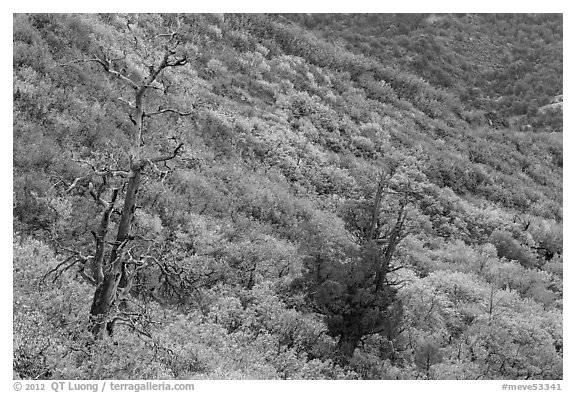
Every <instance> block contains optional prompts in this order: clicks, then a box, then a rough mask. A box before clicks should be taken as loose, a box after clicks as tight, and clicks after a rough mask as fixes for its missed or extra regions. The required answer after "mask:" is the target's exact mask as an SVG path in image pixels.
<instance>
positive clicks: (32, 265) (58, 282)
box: [13, 14, 563, 379]
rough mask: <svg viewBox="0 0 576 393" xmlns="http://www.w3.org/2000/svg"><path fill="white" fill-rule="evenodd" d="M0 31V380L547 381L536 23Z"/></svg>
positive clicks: (341, 18) (188, 20) (546, 20)
mask: <svg viewBox="0 0 576 393" xmlns="http://www.w3.org/2000/svg"><path fill="white" fill-rule="evenodd" d="M13 18H14V21H13V22H14V23H13V26H14V28H13V104H14V105H13V157H14V175H13V195H14V204H13V228H14V235H13V248H14V260H13V269H14V282H13V292H14V313H13V325H14V341H13V346H14V350H13V369H14V377H15V378H23V379H561V378H562V377H563V374H562V356H563V337H562V304H563V267H562V266H563V265H562V250H563V244H562V222H563V212H562V174H563V158H562V157H563V147H562V94H563V92H562V16H561V15H554V14H546V15H531V14H530V15H528V14H515V15H506V14H498V15H491V14H486V15H470V14H467V15H444V14H441V15H440V14H439V15H421V14H410V15H398V14H374V15H365V14H358V15H354V14H339V15H334V14H305V15H301V14H291V15H276V14H259V15H248V14H183V15H177V14H166V15H165V14H89V15H83V14H32V15H25V14H15V15H14V16H13Z"/></svg>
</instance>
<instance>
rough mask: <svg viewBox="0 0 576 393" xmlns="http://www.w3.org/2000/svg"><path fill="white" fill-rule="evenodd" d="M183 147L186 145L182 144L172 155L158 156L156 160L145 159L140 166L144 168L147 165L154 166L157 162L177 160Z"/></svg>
mask: <svg viewBox="0 0 576 393" xmlns="http://www.w3.org/2000/svg"><path fill="white" fill-rule="evenodd" d="M182 146H184V143H183V142H181V143H180V144H179V145H178V146H177V147H176V148H175V149H174V151H173V152H172V153H170V154H166V155H163V156H158V157H154V158H149V159H145V160H142V161H140V165H141V166H142V167H144V166H145V165H146V164H153V163H155V162H161V161H168V160H171V159H173V158H175V157H176V156H177V155H178V152H179V151H180V149H181V148H182Z"/></svg>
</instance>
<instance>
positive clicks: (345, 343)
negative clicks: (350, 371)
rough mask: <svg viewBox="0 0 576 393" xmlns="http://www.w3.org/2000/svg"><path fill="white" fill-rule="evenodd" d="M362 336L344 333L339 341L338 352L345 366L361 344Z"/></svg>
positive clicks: (339, 358)
mask: <svg viewBox="0 0 576 393" xmlns="http://www.w3.org/2000/svg"><path fill="white" fill-rule="evenodd" d="M360 337H361V335H360V334H358V333H342V334H341V335H340V338H339V340H338V346H337V352H338V360H339V361H340V362H341V363H343V364H345V363H348V361H349V360H350V359H351V358H352V356H353V355H354V351H355V350H356V347H358V343H359V342H360Z"/></svg>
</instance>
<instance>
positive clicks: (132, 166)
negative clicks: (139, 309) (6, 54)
mask: <svg viewBox="0 0 576 393" xmlns="http://www.w3.org/2000/svg"><path fill="white" fill-rule="evenodd" d="M179 31H180V23H179V22H178V23H177V29H176V30H175V31H173V32H170V33H167V34H159V35H157V36H156V38H159V39H161V40H163V41H164V44H163V47H162V51H163V56H162V59H161V60H160V61H159V62H158V61H157V62H156V64H154V63H152V64H146V65H147V70H148V73H147V75H146V76H133V75H132V74H128V73H127V72H126V70H125V69H124V68H123V67H120V66H119V65H118V64H117V63H119V62H120V61H123V60H124V57H125V55H124V57H120V58H111V57H110V56H108V55H105V54H102V53H100V54H95V55H94V56H93V57H92V58H89V59H82V60H74V61H72V62H70V63H81V62H82V63H85V62H90V63H95V64H97V65H98V66H99V68H101V70H103V71H104V73H105V74H106V75H108V76H109V77H110V78H112V79H114V80H116V81H118V84H119V86H121V87H124V88H126V87H127V88H128V90H129V91H131V93H132V97H130V98H131V99H125V98H119V100H120V101H121V102H122V103H123V105H125V106H126V107H127V115H128V117H129V119H130V126H129V132H128V133H129V137H130V138H129V143H130V145H129V148H128V162H129V167H128V168H127V169H126V170H111V169H109V168H107V169H103V170H97V169H96V168H95V167H93V168H92V169H93V170H92V172H91V173H90V174H88V175H86V176H83V177H80V178H77V179H76V180H74V182H73V183H72V185H71V186H70V187H69V189H68V190H69V191H71V190H73V189H74V188H75V187H77V186H79V185H81V184H86V183H87V184H88V189H89V191H90V195H91V196H92V198H93V199H94V200H95V201H96V203H98V204H99V205H100V206H101V207H102V208H103V211H102V213H101V219H100V223H99V226H98V228H97V230H95V231H93V232H92V235H93V237H94V239H95V252H94V255H93V256H91V257H89V258H88V257H85V262H86V263H85V268H84V273H85V276H87V277H89V278H90V279H91V280H93V282H94V283H95V284H96V285H97V287H96V291H95V293H94V298H93V301H92V307H91V309H90V328H89V329H90V331H91V332H92V334H93V335H94V337H96V338H101V337H102V336H103V335H104V334H105V332H108V334H111V333H113V330H114V322H115V321H126V320H127V318H125V316H123V315H122V301H123V299H124V298H125V297H126V296H127V295H128V292H129V291H130V288H131V283H132V279H133V278H134V275H135V273H136V271H137V270H138V268H140V267H142V265H143V263H142V262H141V261H142V259H140V261H137V260H135V259H133V258H132V257H131V256H130V257H128V256H127V255H128V254H129V247H128V245H129V243H130V242H131V241H132V240H133V235H132V234H131V230H132V224H133V221H134V216H135V212H136V209H137V200H138V192H139V190H140V183H141V178H142V173H143V170H144V169H145V168H146V167H147V166H155V164H156V163H160V162H164V163H165V162H166V161H168V160H171V159H173V158H175V157H176V156H177V155H178V154H179V152H180V151H181V149H182V147H183V143H179V144H177V146H175V147H174V148H173V150H172V151H171V152H170V153H167V154H163V155H162V154H161V155H159V156H157V157H143V154H142V145H143V140H142V135H143V133H144V132H145V131H146V120H147V119H148V118H150V117H153V116H161V115H164V114H167V113H171V114H173V115H174V114H175V115H178V116H189V115H191V112H182V111H180V110H178V109H176V108H161V107H160V108H158V109H157V110H153V111H149V110H148V106H147V102H146V96H147V93H148V92H149V91H150V90H151V89H158V88H159V87H158V82H157V80H158V78H159V76H160V75H161V74H162V72H163V71H164V70H166V69H169V68H175V67H182V66H185V65H186V64H188V58H187V55H186V53H185V52H184V51H182V50H181V47H182V40H181V36H180V34H179ZM155 82H156V83H155ZM95 176H102V178H103V183H106V181H107V179H109V178H111V177H121V178H122V179H123V181H122V187H121V188H120V187H118V188H114V189H112V193H111V197H110V199H109V200H105V199H104V197H103V196H102V194H103V190H102V189H98V190H97V189H96V188H95V187H94V185H93V183H92V178H93V177H95ZM120 189H121V190H122V192H123V195H122V196H123V202H124V203H123V206H122V207H121V208H119V207H118V205H119V204H120V201H119V196H120V194H121V193H122V192H121V191H120ZM113 212H116V213H117V214H118V215H119V220H118V224H117V231H116V234H115V236H114V238H113V240H112V241H109V239H108V237H109V236H108V232H109V228H110V220H111V217H112V213H113Z"/></svg>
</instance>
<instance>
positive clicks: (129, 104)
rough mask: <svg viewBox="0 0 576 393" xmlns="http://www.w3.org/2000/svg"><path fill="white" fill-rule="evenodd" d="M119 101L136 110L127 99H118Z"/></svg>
mask: <svg viewBox="0 0 576 393" xmlns="http://www.w3.org/2000/svg"><path fill="white" fill-rule="evenodd" d="M118 100H119V101H120V102H123V103H125V104H126V105H128V106H129V107H130V108H132V109H134V108H136V107H135V106H134V104H133V103H131V102H130V101H128V100H125V99H124V98H122V97H118Z"/></svg>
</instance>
